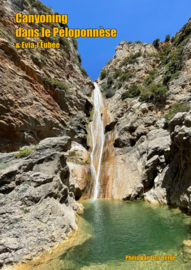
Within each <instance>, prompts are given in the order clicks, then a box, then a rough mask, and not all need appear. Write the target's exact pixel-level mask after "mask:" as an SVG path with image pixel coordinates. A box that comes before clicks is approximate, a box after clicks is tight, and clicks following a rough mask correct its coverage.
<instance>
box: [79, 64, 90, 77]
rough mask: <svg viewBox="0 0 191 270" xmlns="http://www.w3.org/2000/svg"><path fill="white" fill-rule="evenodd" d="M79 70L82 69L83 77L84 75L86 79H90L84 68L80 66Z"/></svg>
mask: <svg viewBox="0 0 191 270" xmlns="http://www.w3.org/2000/svg"><path fill="white" fill-rule="evenodd" d="M79 68H80V70H81V72H82V75H83V76H84V77H88V73H87V72H86V70H85V69H84V68H83V67H82V66H79Z"/></svg>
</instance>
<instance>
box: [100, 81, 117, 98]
mask: <svg viewBox="0 0 191 270" xmlns="http://www.w3.org/2000/svg"><path fill="white" fill-rule="evenodd" d="M101 88H102V90H103V91H102V92H103V95H104V96H105V97H106V98H111V97H112V96H114V95H115V89H113V88H110V86H109V85H108V84H107V83H102V84H101Z"/></svg>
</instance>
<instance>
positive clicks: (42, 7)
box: [26, 0, 51, 14]
mask: <svg viewBox="0 0 191 270" xmlns="http://www.w3.org/2000/svg"><path fill="white" fill-rule="evenodd" d="M26 2H28V4H29V5H30V6H31V7H32V8H36V9H37V10H39V11H41V12H42V13H47V14H51V9H50V8H48V7H47V6H46V5H44V4H43V3H41V2H40V1H38V0H26Z"/></svg>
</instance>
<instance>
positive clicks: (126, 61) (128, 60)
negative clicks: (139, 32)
mask: <svg viewBox="0 0 191 270" xmlns="http://www.w3.org/2000/svg"><path fill="white" fill-rule="evenodd" d="M140 56H141V52H138V53H135V54H133V55H130V56H129V57H125V58H124V59H123V61H122V62H121V64H120V65H119V67H122V66H126V65H128V64H135V63H137V58H138V57H140Z"/></svg>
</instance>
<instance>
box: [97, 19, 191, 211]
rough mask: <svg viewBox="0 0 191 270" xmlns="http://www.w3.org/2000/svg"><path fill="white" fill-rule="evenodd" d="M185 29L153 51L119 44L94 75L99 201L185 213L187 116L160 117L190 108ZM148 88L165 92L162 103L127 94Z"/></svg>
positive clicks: (189, 42) (190, 46)
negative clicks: (99, 99)
mask: <svg viewBox="0 0 191 270" xmlns="http://www.w3.org/2000/svg"><path fill="white" fill-rule="evenodd" d="M190 25H191V19H190V20H189V21H188V23H187V24H186V25H185V26H184V27H183V28H182V29H181V30H180V31H179V32H178V33H177V34H176V36H175V38H176V40H175V42H174V43H172V42H171V41H170V42H168V43H167V42H162V43H160V45H159V48H158V50H157V49H156V48H154V46H153V45H151V44H148V43H146V44H141V43H140V42H138V43H132V42H126V41H123V42H121V43H120V44H119V46H118V47H117V48H116V50H115V55H114V57H113V59H111V60H110V61H109V62H108V63H107V64H106V66H105V67H104V72H102V73H101V74H100V77H99V78H98V82H99V85H100V89H101V91H102V93H103V96H104V97H105V100H104V106H105V112H104V116H103V121H104V126H105V145H104V151H103V158H102V167H101V177H100V185H101V189H100V197H103V198H115V199H123V200H126V199H130V200H131V199H135V198H137V197H144V198H145V200H148V201H149V202H152V203H161V204H163V203H165V204H167V203H168V204H173V205H176V206H180V207H183V208H187V209H188V210H189V211H190V210H191V209H190V207H191V206H190V185H191V183H190V177H189V175H190V173H191V172H190V165H189V164H190V160H191V157H190V134H191V130H190V128H191V115H190V112H188V108H187V109H186V110H185V112H183V111H184V110H183V111H181V110H180V112H178V111H177V112H178V113H177V114H176V112H175V113H174V114H173V116H174V117H173V116H172V117H173V118H172V117H171V118H172V119H171V120H167V116H166V115H167V114H168V113H169V112H170V109H171V108H173V107H172V105H173V104H174V103H178V104H179V103H180V104H186V105H187V106H188V107H189V106H191V95H190V89H191V88H190V80H191V74H190V64H191V62H190V61H191V60H190V59H191V34H190V32H189V31H188V30H186V29H188V28H189V27H190ZM186 31H187V32H186ZM185 33H187V34H185ZM165 50H167V51H166V52H165ZM163 57H166V62H165V61H164V58H163ZM173 57H175V58H176V64H175V65H176V74H175V72H174V71H173V68H172V67H173V63H174V62H173V59H175V58H173ZM163 61H164V62H163ZM169 67H171V70H169ZM102 71H103V70H102ZM170 72H172V73H170ZM173 72H174V73H173ZM153 74H154V75H153ZM169 74H170V75H169ZM148 75H149V76H150V77H147V76H148ZM166 76H167V77H166ZM168 76H170V77H169V78H168ZM146 78H147V80H146ZM148 79H149V80H150V81H151V82H149V80H148ZM167 79H169V81H168V80H167ZM165 80H167V81H165ZM150 83H153V84H155V85H163V86H165V87H166V88H167V95H166V98H165V101H163V102H161V101H160V102H158V103H157V102H155V101H154V99H148V100H145V99H143V98H142V96H141V95H140V93H142V92H140V93H138V94H137V93H135V91H134V92H132V96H131V95H130V94H129V93H130V92H129V91H130V90H129V89H131V86H132V85H133V84H135V85H136V86H139V87H140V88H139V89H141V90H140V91H145V92H146V91H148V90H149V87H150V86H149V85H150ZM143 87H144V88H143Z"/></svg>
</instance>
